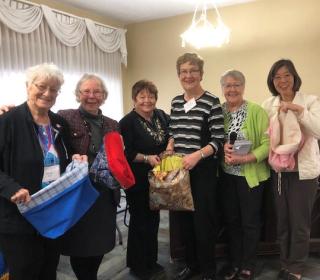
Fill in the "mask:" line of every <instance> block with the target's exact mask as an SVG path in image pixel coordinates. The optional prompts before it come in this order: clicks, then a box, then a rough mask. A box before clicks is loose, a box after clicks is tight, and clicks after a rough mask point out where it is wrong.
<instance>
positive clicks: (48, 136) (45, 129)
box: [38, 124, 53, 156]
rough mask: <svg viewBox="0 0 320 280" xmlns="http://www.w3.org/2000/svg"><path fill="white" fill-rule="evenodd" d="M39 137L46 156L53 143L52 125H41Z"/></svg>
mask: <svg viewBox="0 0 320 280" xmlns="http://www.w3.org/2000/svg"><path fill="white" fill-rule="evenodd" d="M38 138H39V141H40V145H41V148H42V151H43V154H44V156H45V155H46V154H47V153H48V151H49V150H50V147H51V145H52V143H53V136H52V130H51V125H50V124H49V125H45V126H44V125H40V126H39V129H38Z"/></svg>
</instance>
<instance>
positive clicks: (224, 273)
mask: <svg viewBox="0 0 320 280" xmlns="http://www.w3.org/2000/svg"><path fill="white" fill-rule="evenodd" d="M238 272H239V268H237V267H233V266H225V267H224V268H222V269H221V271H220V273H219V275H221V278H222V279H223V280H233V279H236V278H237V275H238Z"/></svg>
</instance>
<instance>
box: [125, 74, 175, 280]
mask: <svg viewBox="0 0 320 280" xmlns="http://www.w3.org/2000/svg"><path fill="white" fill-rule="evenodd" d="M157 98H158V90H157V88H156V86H155V85H154V84H153V83H152V82H150V81H147V80H140V81H138V82H136V83H135V84H134V86H133V87H132V100H133V103H134V109H133V110H132V111H131V112H130V113H129V114H127V115H126V116H125V117H124V118H123V119H122V120H121V121H120V129H121V134H122V136H123V140H124V144H125V151H126V156H127V159H128V162H129V164H130V166H131V168H132V171H133V173H134V175H135V179H136V184H135V185H134V186H133V187H132V188H131V189H130V190H128V191H127V193H126V195H127V202H128V204H129V212H130V224H129V236H128V247H127V266H128V267H130V271H131V273H132V274H134V275H135V276H136V277H138V278H139V279H149V278H151V276H152V275H153V274H155V273H159V272H160V271H163V267H162V266H161V265H159V264H158V263H157V255H158V237H157V236H158V229H159V220H160V216H159V211H153V210H150V208H149V182H148V172H149V170H150V169H152V167H153V166H154V165H156V164H158V163H159V162H160V157H159V154H160V153H161V152H163V151H164V150H165V149H166V146H167V143H168V123H169V117H168V116H167V115H166V114H165V113H164V111H162V110H159V109H156V102H157Z"/></svg>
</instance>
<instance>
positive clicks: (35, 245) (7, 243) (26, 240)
mask: <svg viewBox="0 0 320 280" xmlns="http://www.w3.org/2000/svg"><path fill="white" fill-rule="evenodd" d="M0 247H1V250H2V252H3V254H4V257H5V259H6V262H7V265H8V268H9V274H10V280H44V279H45V280H55V279H56V271H57V266H58V263H59V256H60V254H59V248H58V246H57V242H56V241H55V240H51V239H47V238H44V237H42V236H40V235H26V234H0Z"/></svg>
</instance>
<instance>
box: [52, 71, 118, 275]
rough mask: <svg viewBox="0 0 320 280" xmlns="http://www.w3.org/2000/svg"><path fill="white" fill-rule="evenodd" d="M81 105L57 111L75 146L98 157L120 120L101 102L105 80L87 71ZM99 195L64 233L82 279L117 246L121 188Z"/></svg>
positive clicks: (65, 251)
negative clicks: (105, 138) (106, 113)
mask: <svg viewBox="0 0 320 280" xmlns="http://www.w3.org/2000/svg"><path fill="white" fill-rule="evenodd" d="M75 95H76V99H77V101H78V102H79V103H80V107H79V108H78V109H69V110H61V111H59V112H58V114H59V115H61V116H62V117H63V118H64V119H65V120H66V121H67V123H68V124H69V127H70V134H71V136H70V137H71V139H70V142H71V146H72V148H73V150H74V151H75V152H77V153H80V154H85V155H87V156H88V161H89V165H91V164H92V162H93V160H94V159H95V157H96V155H97V153H98V151H99V148H100V146H101V145H102V141H103V136H104V135H105V134H106V133H107V132H109V131H115V130H118V123H117V122H116V121H114V120H112V119H110V118H108V117H106V116H104V115H103V114H102V112H101V110H100V106H101V105H102V104H103V103H104V102H105V100H106V99H107V96H108V91H107V88H106V86H105V84H104V82H103V80H102V79H101V78H100V77H99V76H97V75H94V74H84V75H83V76H82V77H81V78H80V80H79V82H78V83H77V86H76V89H75ZM94 186H95V187H96V189H97V190H98V191H99V192H100V196H99V198H98V199H97V200H96V202H95V203H94V205H93V206H92V207H91V208H90V210H89V211H88V212H87V213H86V215H85V216H83V217H82V219H80V221H79V222H78V223H77V224H76V225H75V226H74V227H73V228H71V229H70V230H69V231H68V232H67V233H66V234H65V235H64V236H63V237H62V254H64V255H67V256H70V263H71V266H72V269H73V271H74V273H75V275H76V277H77V278H78V279H79V280H96V279H97V273H98V269H99V266H100V264H101V261H102V258H103V255H104V254H105V253H107V252H109V251H111V250H112V249H113V248H114V246H115V235H116V233H115V230H116V212H117V204H118V202H119V201H118V199H119V198H120V193H119V190H114V191H113V190H111V189H107V188H101V187H99V186H98V185H96V184H94Z"/></svg>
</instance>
